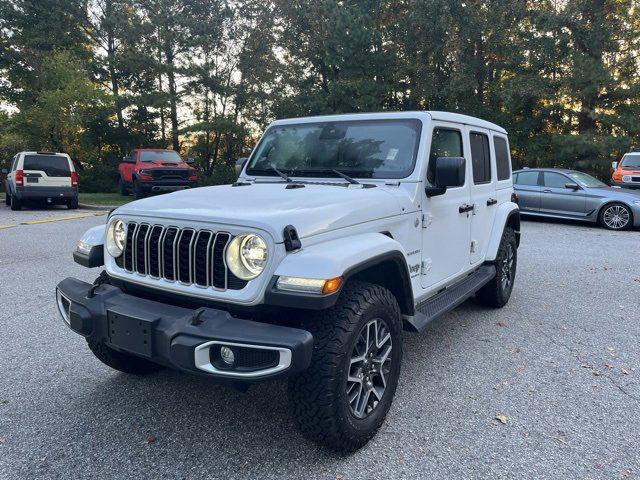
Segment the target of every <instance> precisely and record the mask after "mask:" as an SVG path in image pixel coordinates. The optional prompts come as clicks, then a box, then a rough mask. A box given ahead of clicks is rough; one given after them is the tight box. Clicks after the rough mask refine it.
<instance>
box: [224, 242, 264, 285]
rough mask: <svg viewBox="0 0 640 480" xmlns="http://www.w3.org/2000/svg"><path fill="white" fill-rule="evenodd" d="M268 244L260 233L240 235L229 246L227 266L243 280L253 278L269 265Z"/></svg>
mask: <svg viewBox="0 0 640 480" xmlns="http://www.w3.org/2000/svg"><path fill="white" fill-rule="evenodd" d="M267 257H268V254H267V244H266V242H265V241H264V239H263V238H262V237H261V236H260V235H256V234H253V233H249V234H245V235H238V236H237V237H235V238H234V239H233V240H231V243H229V246H228V247H227V254H226V260H227V266H228V267H229V270H231V273H233V274H234V275H235V276H236V277H238V278H240V279H242V280H253V279H254V278H256V277H257V276H258V275H260V274H261V273H262V271H263V270H264V267H265V266H266V265H267Z"/></svg>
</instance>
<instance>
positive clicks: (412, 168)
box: [57, 112, 520, 451]
mask: <svg viewBox="0 0 640 480" xmlns="http://www.w3.org/2000/svg"><path fill="white" fill-rule="evenodd" d="M514 199H515V197H514V195H513V188H512V182H511V162H510V158H509V148H508V142H507V133H506V132H505V130H503V129H502V128H500V127H499V126H497V125H494V124H492V123H489V122H486V121H483V120H479V119H476V118H471V117H468V116H464V115H458V114H453V113H443V112H402V113H377V114H358V115H336V116H325V117H314V118H302V119H290V120H279V121H276V122H274V123H272V124H271V125H270V126H269V128H268V129H267V130H266V132H265V133H264V135H263V137H262V139H261V140H260V142H259V143H258V144H257V146H256V147H255V149H254V151H253V153H252V155H251V157H250V158H249V159H248V160H247V161H246V163H245V164H244V166H243V169H242V172H241V174H240V177H239V179H238V181H237V182H236V183H234V184H233V185H225V186H218V187H207V188H198V189H194V190H185V191H181V192H176V193H173V194H169V195H163V196H161V197H155V198H147V199H144V200H139V201H136V202H132V203H129V204H128V205H125V206H122V207H119V208H118V209H116V210H115V211H113V212H111V214H110V215H109V218H108V220H107V225H106V227H104V226H101V227H95V228H93V229H91V230H89V231H88V232H87V233H86V234H85V236H84V237H83V238H82V240H81V241H80V242H79V243H78V246H77V249H76V251H75V252H74V258H75V260H76V261H77V262H78V263H81V264H82V265H85V266H87V267H98V266H102V265H103V264H104V266H105V271H104V272H102V274H101V275H100V276H99V277H98V279H97V280H96V282H94V284H93V285H90V284H88V283H85V282H82V281H79V280H76V279H73V278H67V279H65V280H64V281H62V282H60V283H59V284H58V286H57V304H58V308H59V310H60V313H61V315H62V317H63V319H64V321H65V323H66V324H67V325H68V326H69V327H71V329H73V330H74V331H75V332H77V333H79V334H81V335H83V336H84V337H86V339H87V342H88V344H89V348H90V349H91V350H92V351H93V353H94V354H95V355H96V357H98V359H100V360H101V361H102V362H104V363H105V364H107V365H109V366H110V367H113V368H115V369H117V370H121V371H123V372H127V373H133V374H145V373H151V372H154V371H156V370H158V369H159V368H162V367H163V366H168V367H172V368H176V369H179V370H183V371H185V372H192V373H199V374H202V375H206V376H209V377H211V378H216V379H221V380H226V381H229V382H231V383H233V384H236V385H241V386H242V385H248V384H249V383H250V382H253V381H258V380H264V379H272V378H275V377H285V376H286V377H288V382H289V389H288V391H289V396H290V399H291V402H292V405H293V412H294V414H295V417H296V420H297V423H298V425H299V427H300V429H301V431H302V433H303V434H304V435H306V436H307V437H309V438H311V439H313V440H315V441H317V442H320V443H322V444H324V445H327V446H329V447H331V448H333V449H337V450H341V451H350V450H354V449H356V448H358V447H360V446H362V445H363V444H365V443H366V442H367V441H368V440H369V439H370V438H371V437H372V436H373V435H374V434H375V432H376V431H377V429H378V428H379V427H380V425H381V424H382V422H383V420H384V418H385V415H386V413H387V411H388V410H389V407H390V406H391V402H392V400H393V396H394V392H395V390H396V386H397V384H398V379H399V375H400V366H401V363H402V331H403V330H409V331H417V332H422V331H423V330H425V328H426V327H427V325H428V324H429V322H431V321H433V320H434V319H436V318H437V317H439V316H440V315H442V314H443V313H445V312H447V311H449V310H451V309H452V308H454V307H455V306H457V305H459V304H460V303H461V302H463V301H464V300H466V299H468V298H469V297H472V296H474V295H475V297H476V299H477V300H478V301H479V302H481V303H482V304H485V305H488V306H491V307H502V306H504V305H505V304H506V303H507V301H508V300H509V296H510V295H511V291H512V288H513V283H514V277H515V273H516V258H517V248H518V244H519V225H520V219H519V210H518V206H517V204H516V203H515V202H514Z"/></svg>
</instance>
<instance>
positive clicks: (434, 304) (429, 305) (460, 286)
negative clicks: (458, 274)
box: [405, 265, 496, 332]
mask: <svg viewBox="0 0 640 480" xmlns="http://www.w3.org/2000/svg"><path fill="white" fill-rule="evenodd" d="M495 276H496V267H495V265H483V266H481V267H480V268H479V269H478V270H476V271H475V272H473V273H470V274H469V275H467V277H465V278H463V279H462V280H460V281H459V282H458V283H456V284H454V285H451V286H450V287H447V288H446V289H444V290H442V291H440V292H438V293H436V294H435V295H433V296H432V297H430V298H428V299H427V300H425V301H423V302H421V303H419V304H418V305H416V314H415V315H414V316H413V317H405V325H406V324H408V325H406V326H408V327H409V330H413V331H416V332H423V331H424V330H425V329H426V328H427V325H429V324H430V323H431V322H433V321H434V320H435V319H437V318H438V317H439V316H441V315H443V314H445V313H447V312H449V311H451V310H453V309H454V308H455V307H457V306H458V305H460V304H461V303H462V302H464V301H465V300H466V299H468V298H469V297H472V296H473V295H474V294H475V293H476V292H477V291H478V290H480V288H482V287H483V286H484V285H486V284H487V283H489V282H490V281H491V280H492V279H493V277H495Z"/></svg>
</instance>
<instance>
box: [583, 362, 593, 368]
mask: <svg viewBox="0 0 640 480" xmlns="http://www.w3.org/2000/svg"><path fill="white" fill-rule="evenodd" d="M580 366H581V367H582V368H592V367H591V365H589V364H588V363H581V364H580Z"/></svg>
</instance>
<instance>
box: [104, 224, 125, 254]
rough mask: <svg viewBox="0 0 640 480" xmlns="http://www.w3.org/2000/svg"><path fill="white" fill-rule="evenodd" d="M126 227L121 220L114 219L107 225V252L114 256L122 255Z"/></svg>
mask: <svg viewBox="0 0 640 480" xmlns="http://www.w3.org/2000/svg"><path fill="white" fill-rule="evenodd" d="M126 239H127V229H126V227H125V225H124V222H123V221H122V220H114V221H113V222H111V223H110V224H109V227H107V252H109V255H111V256H112V257H114V258H117V257H119V256H120V255H122V252H123V250H124V242H125V241H126Z"/></svg>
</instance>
